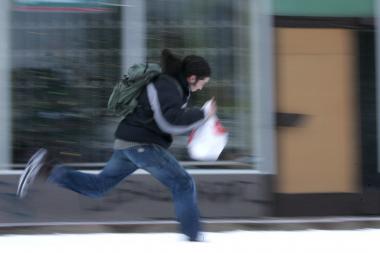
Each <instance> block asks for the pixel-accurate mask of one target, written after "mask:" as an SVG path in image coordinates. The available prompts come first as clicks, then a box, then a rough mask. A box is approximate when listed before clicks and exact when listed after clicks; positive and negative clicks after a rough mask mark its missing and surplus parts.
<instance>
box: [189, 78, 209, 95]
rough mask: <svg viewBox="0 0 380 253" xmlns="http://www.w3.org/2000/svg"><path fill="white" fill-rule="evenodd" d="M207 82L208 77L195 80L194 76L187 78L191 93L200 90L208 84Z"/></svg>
mask: <svg viewBox="0 0 380 253" xmlns="http://www.w3.org/2000/svg"><path fill="white" fill-rule="evenodd" d="M209 81H210V78H209V77H206V78H203V79H198V80H197V77H196V76H195V75H191V76H189V77H188V78H187V82H188V83H189V84H190V89H191V91H192V92H195V91H197V90H202V89H203V87H204V86H205V85H206V83H208V82H209Z"/></svg>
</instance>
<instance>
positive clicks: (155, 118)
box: [115, 74, 206, 148]
mask: <svg viewBox="0 0 380 253" xmlns="http://www.w3.org/2000/svg"><path fill="white" fill-rule="evenodd" d="M189 98H190V89H189V86H188V84H187V82H186V80H185V78H183V77H182V76H179V77H177V78H173V77H171V76H168V75H165V74H161V75H159V76H158V77H157V78H156V79H155V80H153V82H152V83H151V84H149V85H148V86H147V87H146V88H145V90H144V91H143V92H142V94H141V95H140V97H139V98H138V104H139V105H138V107H137V108H136V110H135V111H134V112H133V113H132V114H130V115H128V116H126V117H125V118H124V119H123V120H122V121H121V122H120V123H119V126H118V127H117V130H116V133H115V137H116V138H118V139H121V140H125V141H131V142H139V143H154V144H158V145H160V146H162V147H164V148H168V147H169V146H170V144H171V143H172V141H173V138H172V135H176V134H183V133H187V132H189V131H191V130H192V129H194V128H197V127H198V126H200V125H202V124H203V123H204V122H205V120H206V119H205V114H204V111H203V110H201V109H199V108H194V107H192V108H187V103H188V100H189Z"/></svg>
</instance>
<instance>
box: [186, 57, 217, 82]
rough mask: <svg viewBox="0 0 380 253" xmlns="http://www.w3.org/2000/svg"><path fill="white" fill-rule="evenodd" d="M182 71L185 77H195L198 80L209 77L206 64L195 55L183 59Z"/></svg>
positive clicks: (209, 69)
mask: <svg viewBox="0 0 380 253" xmlns="http://www.w3.org/2000/svg"><path fill="white" fill-rule="evenodd" d="M182 71H183V73H184V74H185V77H189V76H191V75H196V76H197V77H198V79H203V78H205V77H209V76H210V75H211V68H210V65H209V64H208V62H207V61H206V60H205V59H204V58H203V57H201V56H197V55H189V56H186V57H185V59H183V61H182Z"/></svg>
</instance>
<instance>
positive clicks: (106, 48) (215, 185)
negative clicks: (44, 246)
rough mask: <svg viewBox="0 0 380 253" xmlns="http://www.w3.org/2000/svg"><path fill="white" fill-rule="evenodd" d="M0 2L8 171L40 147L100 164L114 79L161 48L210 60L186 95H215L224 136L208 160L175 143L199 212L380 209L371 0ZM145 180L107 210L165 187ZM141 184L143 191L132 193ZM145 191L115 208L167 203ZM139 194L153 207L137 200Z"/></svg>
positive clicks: (108, 144)
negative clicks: (197, 86)
mask: <svg viewBox="0 0 380 253" xmlns="http://www.w3.org/2000/svg"><path fill="white" fill-rule="evenodd" d="M5 3H6V4H5V5H4V6H5V7H4V8H2V9H1V10H0V33H2V38H3V42H1V43H2V44H0V55H1V56H2V58H1V59H0V61H1V62H0V73H1V74H0V80H1V83H3V85H2V86H1V92H0V94H1V96H2V99H1V101H0V103H1V104H0V114H1V119H2V120H1V122H0V129H1V130H2V131H1V136H2V140H3V141H2V142H1V144H0V149H1V150H2V151H4V152H2V154H1V156H0V163H1V164H4V166H3V167H4V168H9V169H13V170H16V169H19V168H22V167H23V164H24V163H25V162H26V161H27V159H28V157H29V156H30V154H31V153H33V152H34V151H35V150H36V149H37V148H38V147H40V146H44V147H47V148H48V149H49V150H51V152H53V153H55V154H56V155H57V156H59V159H60V160H61V161H62V162H66V163H76V164H79V166H80V167H81V168H86V169H91V170H98V169H99V168H100V167H101V166H102V165H103V163H104V162H105V161H107V160H108V158H109V156H110V154H111V152H112V144H113V132H114V130H115V127H116V125H117V123H118V121H119V120H120V119H118V118H116V117H114V116H113V115H110V114H109V113H108V112H107V111H106V104H107V100H108V96H109V95H110V93H111V91H112V87H113V85H114V84H115V83H116V81H117V80H118V79H119V78H120V77H121V76H122V75H123V74H125V73H126V70H127V68H128V67H129V66H130V65H132V64H134V63H136V62H145V61H149V62H159V56H160V52H161V50H162V49H163V48H170V49H171V50H173V51H174V52H175V53H177V54H179V55H183V56H184V55H187V54H193V53H194V54H199V55H203V56H204V57H205V58H207V59H208V60H209V61H210V64H211V66H212V69H213V75H212V81H211V83H210V85H208V86H207V87H206V89H205V90H204V91H202V92H201V93H199V94H195V95H194V101H193V102H194V104H195V105H202V104H203V103H204V102H205V101H206V100H208V99H209V98H210V97H211V96H215V97H216V100H217V103H218V116H219V117H220V118H221V120H222V122H223V124H224V125H225V127H226V128H227V129H228V130H229V133H230V139H229V143H228V145H227V147H226V149H225V150H224V151H223V153H222V155H221V157H220V159H219V161H217V162H214V163H202V162H196V161H191V160H190V159H189V157H188V155H187V152H186V143H187V138H188V137H187V136H178V137H177V138H176V139H175V142H174V144H173V146H172V147H171V151H172V152H173V153H174V154H175V155H176V157H177V158H178V159H180V160H181V161H182V162H183V164H184V166H185V167H186V168H187V169H189V171H190V173H192V174H194V176H195V177H196V179H197V181H198V183H199V186H198V191H199V192H200V194H199V196H200V199H201V204H202V205H203V206H204V207H205V208H204V209H206V210H205V211H204V213H206V214H205V216H207V217H234V218H236V217H262V216H273V215H275V216H296V215H297V216H302V215H364V214H379V213H380V202H379V200H380V195H379V188H380V169H379V161H378V157H380V156H379V155H378V150H380V149H379V148H378V144H379V141H378V134H377V132H378V129H380V128H379V123H378V119H379V117H378V116H377V111H378V104H380V103H378V101H379V99H378V97H379V95H380V93H379V90H380V89H379V88H378V83H380V82H379V81H378V80H379V79H378V77H377V75H376V73H379V71H376V69H377V68H378V66H380V64H376V62H378V59H377V57H376V55H377V51H376V48H377V46H376V45H377V43H378V39H377V37H376V36H377V33H376V31H377V29H378V25H377V23H376V18H375V17H376V16H377V15H376V10H377V9H379V8H380V5H378V4H377V1H376V0H360V1H359V0H318V1H317V0H308V1H304V0H272V1H269V0H251V1H247V0H203V1H201V0H193V1H186V0H121V1H116V0H91V1H90V0H88V1H87V0H55V1H52V0H49V1H48V0H45V1H42V0H39V1H38V0H13V1H5ZM15 178H16V177H13V178H9V179H7V180H9V181H12V180H13V181H14V180H15ZM133 180H135V181H133ZM149 180H150V179H149V178H148V177H145V176H141V175H140V176H136V177H135V178H133V177H132V181H133V182H134V183H135V184H133V183H132V184H131V185H129V186H123V187H124V188H122V190H120V191H119V192H118V193H115V195H113V196H112V197H110V198H109V199H108V200H106V201H105V203H103V204H104V205H105V206H107V205H108V207H109V209H107V208H106V209H107V210H105V212H109V213H108V214H110V213H112V212H114V210H113V209H112V208H111V206H112V203H116V202H122V201H121V200H124V197H123V199H119V197H120V196H121V195H122V194H123V192H124V193H128V194H130V196H132V197H130V199H128V201H130V200H131V199H132V200H134V197H139V196H140V197H141V196H145V197H146V196H150V194H149V192H147V191H150V190H151V191H152V192H158V193H161V192H160V190H157V187H158V186H157V185H156V184H154V183H151V181H149ZM144 182H145V183H146V184H148V185H149V187H150V188H148V190H146V191H145V192H144V190H140V191H142V192H137V193H131V187H132V188H133V187H135V186H136V185H138V184H140V185H141V184H144ZM128 187H129V188H128ZM141 188H144V187H143V186H141ZM149 189H150V190H149ZM152 189H153V190H152ZM60 194H64V193H60ZM162 194H163V195H162V196H166V195H167V193H162ZM115 196H118V197H115ZM128 196H129V195H128ZM69 198H76V197H74V196H71V195H70V196H69ZM120 198H122V197H120ZM152 198H153V197H146V198H144V197H143V200H142V202H141V203H140V202H139V203H138V204H137V205H136V206H134V207H131V206H128V205H125V206H124V208H125V209H126V210H129V211H131V210H135V211H131V212H130V213H131V217H133V214H136V215H137V216H136V217H138V216H139V215H142V216H144V217H150V218H152V217H153V218H165V217H166V216H167V213H166V212H165V211H166V210H164V211H162V212H156V210H157V209H160V208H162V206H166V205H168V204H170V203H167V201H166V200H167V199H166V197H163V198H162V199H159V200H157V199H156V200H154V201H156V202H154V205H153V204H152V203H151V201H152ZM52 201H53V200H52ZM84 202H85V201H84ZM164 202H165V203H164ZM81 203H83V202H81ZM56 204H57V205H59V203H56ZM31 205H32V204H31ZM86 205H89V206H93V205H95V206H97V204H94V203H92V202H88V203H87V204H83V206H86ZM147 205H149V206H152V205H153V206H154V208H152V210H154V212H155V215H152V214H151V213H150V212H149V211H150V210H144V212H142V213H141V212H139V211H138V210H139V209H138V208H139V207H144V206H147ZM83 206H81V205H79V206H76V207H73V208H74V209H75V208H76V209H75V210H76V212H82V215H83V216H85V217H87V218H88V217H91V215H87V214H86V215H85V214H84V213H86V212H90V211H91V210H92V211H93V210H95V209H96V208H89V207H86V208H84V207H83ZM35 208H39V207H38V206H35ZM134 208H135V209H134ZM74 209H73V210H74ZM86 210H87V211H86ZM88 210H90V211H88ZM161 210H162V209H161ZM72 212H73V213H75V212H74V211H72ZM62 215H64V214H62ZM37 216H38V215H37ZM39 217H44V215H43V214H41V215H40V216H39ZM81 217H82V216H81ZM127 218H128V217H127ZM129 218H130V217H129ZM41 219H43V218H41Z"/></svg>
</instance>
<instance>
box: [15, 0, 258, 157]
mask: <svg viewBox="0 0 380 253" xmlns="http://www.w3.org/2000/svg"><path fill="white" fill-rule="evenodd" d="M20 2H25V1H14V8H13V11H12V29H11V38H12V53H11V56H12V75H11V76H12V94H13V95H12V96H13V98H12V101H13V102H12V105H13V107H12V110H13V126H12V128H13V157H14V158H13V159H14V161H13V162H14V163H23V162H25V161H26V160H27V159H28V156H29V155H30V153H31V152H32V151H34V150H35V149H36V148H37V147H39V146H44V147H47V148H48V149H50V150H53V151H54V153H55V154H58V155H59V157H60V160H61V161H63V162H104V161H106V160H108V158H109V156H110V154H111V149H112V144H113V143H112V141H113V132H114V130H115V126H116V124H117V122H118V120H119V119H118V118H115V117H113V116H112V115H109V114H108V113H107V111H106V103H107V100H108V96H109V94H110V92H111V89H112V87H113V85H114V84H115V81H116V80H117V79H118V78H119V77H120V76H121V75H122V74H123V73H121V72H122V71H121V61H122V57H123V56H122V53H121V52H122V43H121V37H122V33H123V24H122V16H121V15H122V10H121V8H122V7H121V6H120V5H114V3H115V1H92V3H93V6H88V5H85V6H83V3H84V2H86V1H70V2H74V4H73V5H74V6H72V7H75V8H76V9H75V11H72V10H71V11H67V10H65V9H64V8H63V7H66V8H67V7H70V5H68V4H67V3H65V4H63V5H62V6H60V5H59V4H56V5H54V7H55V8H56V9H55V10H54V11H53V10H51V9H49V10H47V11H46V10H45V11H41V10H37V9H36V8H35V9H33V8H31V9H27V8H26V9H25V8H20V7H25V6H24V5H22V4H20ZM29 2H38V1H29ZM44 2H46V1H44ZM56 2H59V1H56ZM62 2H65V1H62ZM107 3H112V4H107ZM247 4H249V2H248V3H247V1H243V0H207V1H205V0H202V1H201V0H193V1H187V0H146V4H145V6H146V10H145V13H146V47H147V58H148V60H149V61H153V62H157V61H158V59H159V55H160V52H161V50H162V49H163V48H170V49H172V50H173V51H174V52H175V53H177V54H180V55H186V54H191V53H195V54H199V55H202V56H204V57H205V58H207V59H208V60H209V62H210V64H211V66H212V68H213V76H212V81H211V83H210V85H208V87H207V88H206V89H205V90H203V91H202V92H200V93H199V94H194V104H196V105H202V104H203V103H204V102H205V101H206V100H207V99H209V98H210V97H211V96H215V97H216V99H217V102H218V108H219V111H218V115H219V117H220V118H221V119H222V121H223V124H224V125H225V127H226V128H227V129H228V130H229V131H230V141H229V143H228V146H227V147H226V149H225V151H224V152H223V153H222V156H221V159H222V160H244V159H247V158H250V157H251V155H252V148H251V147H252V146H253V145H252V138H251V136H252V134H251V132H252V129H251V123H250V122H251V121H252V119H251V116H250V115H251V114H252V113H251V102H250V94H251V92H250V83H251V82H250V80H249V69H250V66H249V55H250V52H249V48H248V45H249V41H248V38H249V32H250V27H249V23H248V22H247V20H248V18H247V15H248V14H247V13H246V10H248V9H249V8H247V6H246V5H247ZM44 5H46V3H45V4H42V6H44ZM26 6H28V5H26ZM34 7H35V6H34ZM37 7H38V6H37ZM60 7H62V8H61V9H60ZM82 7H83V8H90V9H91V8H98V9H97V10H96V11H91V10H89V11H83V10H82V11H81V10H80V9H81V8H82ZM99 8H101V9H99ZM126 25H128V24H126ZM131 36H133V35H131ZM126 57H128V55H127V56H126ZM186 142H187V136H179V137H178V138H176V139H175V142H174V144H173V146H172V148H171V150H172V152H174V153H175V155H176V156H177V157H178V159H180V160H188V159H189V158H188V156H187V152H186V150H185V145H186Z"/></svg>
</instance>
